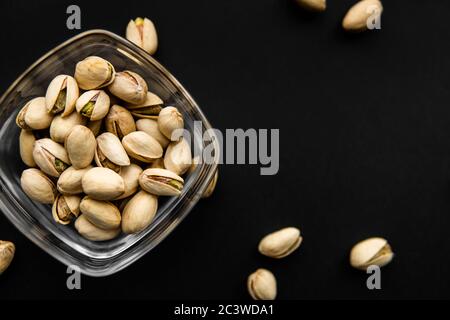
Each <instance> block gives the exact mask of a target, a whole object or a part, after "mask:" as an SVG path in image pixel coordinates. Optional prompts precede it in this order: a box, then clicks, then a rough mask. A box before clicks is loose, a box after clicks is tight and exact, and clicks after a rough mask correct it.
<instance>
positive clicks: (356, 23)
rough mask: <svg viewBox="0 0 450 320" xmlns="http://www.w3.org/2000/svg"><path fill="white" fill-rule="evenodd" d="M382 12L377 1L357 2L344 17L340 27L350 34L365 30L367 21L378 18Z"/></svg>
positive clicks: (365, 0) (363, 0)
mask: <svg viewBox="0 0 450 320" xmlns="http://www.w3.org/2000/svg"><path fill="white" fill-rule="evenodd" d="M382 12H383V5H382V4H381V2H380V1H379V0H362V1H359V2H358V3H356V4H355V5H354V6H353V7H351V8H350V10H349V11H348V12H347V14H346V15H345V17H344V20H343V21H342V27H343V28H344V29H345V30H346V31H351V32H361V31H364V30H367V21H368V20H369V19H370V20H375V19H376V18H377V17H378V18H379V17H380V16H381V14H382Z"/></svg>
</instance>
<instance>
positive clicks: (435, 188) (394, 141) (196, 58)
mask: <svg viewBox="0 0 450 320" xmlns="http://www.w3.org/2000/svg"><path fill="white" fill-rule="evenodd" d="M328 2H329V4H328V10H327V11H326V12H325V13H323V14H317V15H315V14H306V13H304V12H303V11H302V10H299V9H298V8H297V7H296V6H294V5H292V4H291V3H290V1H288V0H266V1H260V0H252V1H250V0H246V1H242V0H227V1H211V0H203V1H199V0H193V1H182V0H180V1H167V0H164V1H163V0H160V1H155V0H151V1H150V0H149V1H131V0H127V1H123V2H116V1H104V2H103V1H95V2H94V1H77V2H73V3H72V2H68V1H33V2H31V1H11V0H8V1H5V0H3V1H1V4H0V34H1V42H2V49H1V50H0V70H1V77H0V91H2V92H3V91H5V90H6V89H7V87H8V86H9V85H10V84H11V83H12V81H13V80H14V79H16V77H17V76H19V75H20V74H21V73H22V72H23V71H24V70H25V69H26V68H27V67H28V66H29V65H30V64H31V63H33V62H34V61H35V60H36V59H38V58H39V57H40V56H41V55H43V54H44V53H46V52H47V51H48V50H50V49H51V48H53V47H54V46H56V45H58V44H59V43H61V42H62V41H64V40H66V39H68V38H70V37H72V36H74V35H75V34H77V33H79V32H80V31H71V30H68V29H67V28H66V19H67V15H66V8H67V6H68V5H70V4H74V3H75V4H78V5H79V6H80V7H81V10H82V30H81V31H86V30H89V29H92V28H103V29H107V30H110V31H113V32H115V33H117V34H120V35H124V32H125V27H126V24H127V23H128V20H129V19H130V18H132V17H135V16H148V17H149V18H151V19H152V20H153V21H154V23H155V25H156V27H157V30H158V35H159V39H160V46H159V50H158V53H157V55H156V58H157V59H158V60H159V61H160V62H161V63H162V64H163V65H164V66H166V67H167V68H168V69H169V70H170V71H171V72H172V73H173V74H174V75H175V76H176V77H177V78H178V80H180V82H181V83H182V84H184V85H185V87H186V88H187V89H188V90H189V91H190V93H191V94H192V95H193V96H194V98H195V99H196V100H197V102H198V103H199V104H200V106H201V107H202V109H203V111H204V112H205V113H206V115H207V117H208V118H209V120H210V121H211V123H212V124H213V126H214V127H216V128H219V129H221V130H225V129H226V128H244V129H247V128H256V129H258V128H279V129H280V134H281V141H280V171H279V173H278V175H275V176H260V175H259V167H258V166H244V165H241V166H238V165H226V166H222V167H221V168H220V173H221V176H220V180H219V184H218V187H217V189H216V192H215V194H214V195H213V197H212V198H210V199H208V200H203V201H201V202H200V203H199V204H198V205H197V206H196V207H195V209H194V210H193V211H192V212H191V214H190V215H189V216H188V218H187V219H186V220H185V221H184V222H183V223H182V224H181V225H180V226H179V227H178V228H177V229H176V231H175V232H174V233H173V234H172V235H171V236H169V237H168V238H167V239H166V240H165V241H164V242H163V243H161V245H159V246H158V247H157V248H156V249H155V250H154V251H152V252H151V253H149V254H148V255H146V256H145V257H143V258H142V259H140V260H139V261H138V262H136V263H134V264H133V265H131V266H130V267H128V268H127V269H125V270H123V271H121V272H119V273H118V274H115V275H113V276H109V277H106V278H89V277H85V276H83V278H82V289H81V290H79V291H76V290H74V291H69V290H68V289H67V288H66V278H67V274H66V267H65V266H64V265H62V264H60V263H59V262H57V261H56V260H55V259H53V258H51V257H50V256H49V255H47V254H46V253H45V252H43V251H42V250H41V249H39V248H38V247H37V246H35V245H34V244H32V243H31V242H30V241H29V240H27V238H25V237H24V236H23V235H21V234H20V233H19V231H17V230H16V229H15V228H14V227H13V226H12V225H11V224H10V223H9V222H8V221H7V220H6V218H5V217H3V215H1V216H0V239H3V240H11V241H14V243H15V244H16V246H17V253H16V257H15V260H14V261H13V264H12V265H11V267H10V269H8V271H7V272H6V273H5V274H4V275H2V277H1V279H0V297H1V298H140V299H241V298H243V299H248V294H247V291H246V285H245V282H246V277H247V275H248V274H249V273H251V272H252V271H254V269H256V268H258V267H266V268H269V269H270V270H272V271H273V272H274V274H275V275H276V277H277V279H278V288H279V295H278V297H279V298H280V299H316V298H322V299H348V298H364V299H380V298H386V299H392V298H449V296H450V294H449V292H448V287H449V284H450V274H449V272H448V265H449V256H450V255H449V252H450V237H449V230H450V217H449V214H450V192H449V187H450V185H449V176H450V166H449V164H450V90H449V80H450V79H449V71H450V59H449V57H450V46H449V45H448V43H449V38H450V26H449V22H448V12H449V9H450V3H449V2H448V1H445V0H440V1H438V0H435V1H421V0H407V1H406V0H404V1H399V0H397V1H394V0H389V1H385V3H384V7H385V12H384V14H383V19H382V30H379V31H374V32H369V33H365V34H360V35H348V34H345V33H344V32H343V31H342V30H341V27H340V23H341V20H342V17H343V16H344V14H345V12H346V11H347V10H348V8H349V7H350V5H351V4H352V3H353V2H354V1H353V0H340V1H328ZM291 225H292V226H299V227H300V228H301V230H302V233H303V235H304V242H303V244H302V246H301V248H300V250H299V251H298V252H296V253H295V254H293V255H292V256H290V257H288V258H286V259H283V260H277V261H275V260H271V259H268V258H265V257H263V256H261V255H259V254H258V252H257V250H256V247H257V244H258V241H259V240H260V238H261V237H262V236H263V235H265V234H266V233H268V232H271V231H274V230H276V229H278V228H281V227H285V226H291ZM376 235H378V236H384V237H386V238H387V239H389V241H390V243H391V245H392V247H393V249H394V251H395V253H396V258H395V260H394V261H393V262H392V264H390V265H389V266H387V267H386V268H384V269H382V290H378V291H369V290H368V289H367V288H366V278H367V275H366V274H365V273H361V272H358V271H355V270H352V269H351V268H350V267H349V265H348V262H347V261H348V253H349V250H350V248H351V247H352V245H353V244H354V243H355V242H357V241H359V240H361V239H363V238H366V237H369V236H376Z"/></svg>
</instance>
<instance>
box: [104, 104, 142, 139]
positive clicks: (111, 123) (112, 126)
mask: <svg viewBox="0 0 450 320" xmlns="http://www.w3.org/2000/svg"><path fill="white" fill-rule="evenodd" d="M105 126H106V130H107V131H109V132H111V133H112V134H114V135H116V136H117V137H119V139H121V140H122V138H123V137H124V136H126V135H127V134H129V133H131V132H133V131H136V123H135V122H134V118H133V116H132V114H131V113H130V111H128V110H127V109H125V108H124V107H121V106H119V105H113V106H112V107H111V108H110V109H109V112H108V115H107V116H106V118H105Z"/></svg>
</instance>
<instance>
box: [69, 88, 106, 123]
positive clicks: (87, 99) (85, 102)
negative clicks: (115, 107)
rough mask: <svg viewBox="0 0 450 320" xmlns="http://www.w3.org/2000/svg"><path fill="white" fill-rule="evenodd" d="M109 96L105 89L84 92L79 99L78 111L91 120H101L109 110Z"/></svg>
mask: <svg viewBox="0 0 450 320" xmlns="http://www.w3.org/2000/svg"><path fill="white" fill-rule="evenodd" d="M109 104H110V100H109V96H108V95H107V94H106V93H105V91H103V90H91V91H86V92H85V93H83V94H82V95H81V96H80V97H79V98H78V100H77V103H76V108H77V112H78V113H80V114H81V115H83V116H85V117H86V118H88V119H89V120H90V121H97V120H101V119H103V118H104V117H106V115H107V114H108V112H109Z"/></svg>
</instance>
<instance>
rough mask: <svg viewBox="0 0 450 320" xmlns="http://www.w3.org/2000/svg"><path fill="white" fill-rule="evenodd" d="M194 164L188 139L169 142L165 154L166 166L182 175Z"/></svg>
mask: <svg viewBox="0 0 450 320" xmlns="http://www.w3.org/2000/svg"><path fill="white" fill-rule="evenodd" d="M191 165H192V152H191V147H190V146H189V144H188V143H187V141H186V139H183V138H182V139H180V140H179V141H174V142H171V143H170V144H169V146H168V147H167V150H166V154H165V155H164V167H165V168H166V169H167V170H170V171H172V172H174V173H176V174H177V175H182V174H184V173H186V171H188V170H189V168H190V167H191Z"/></svg>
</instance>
